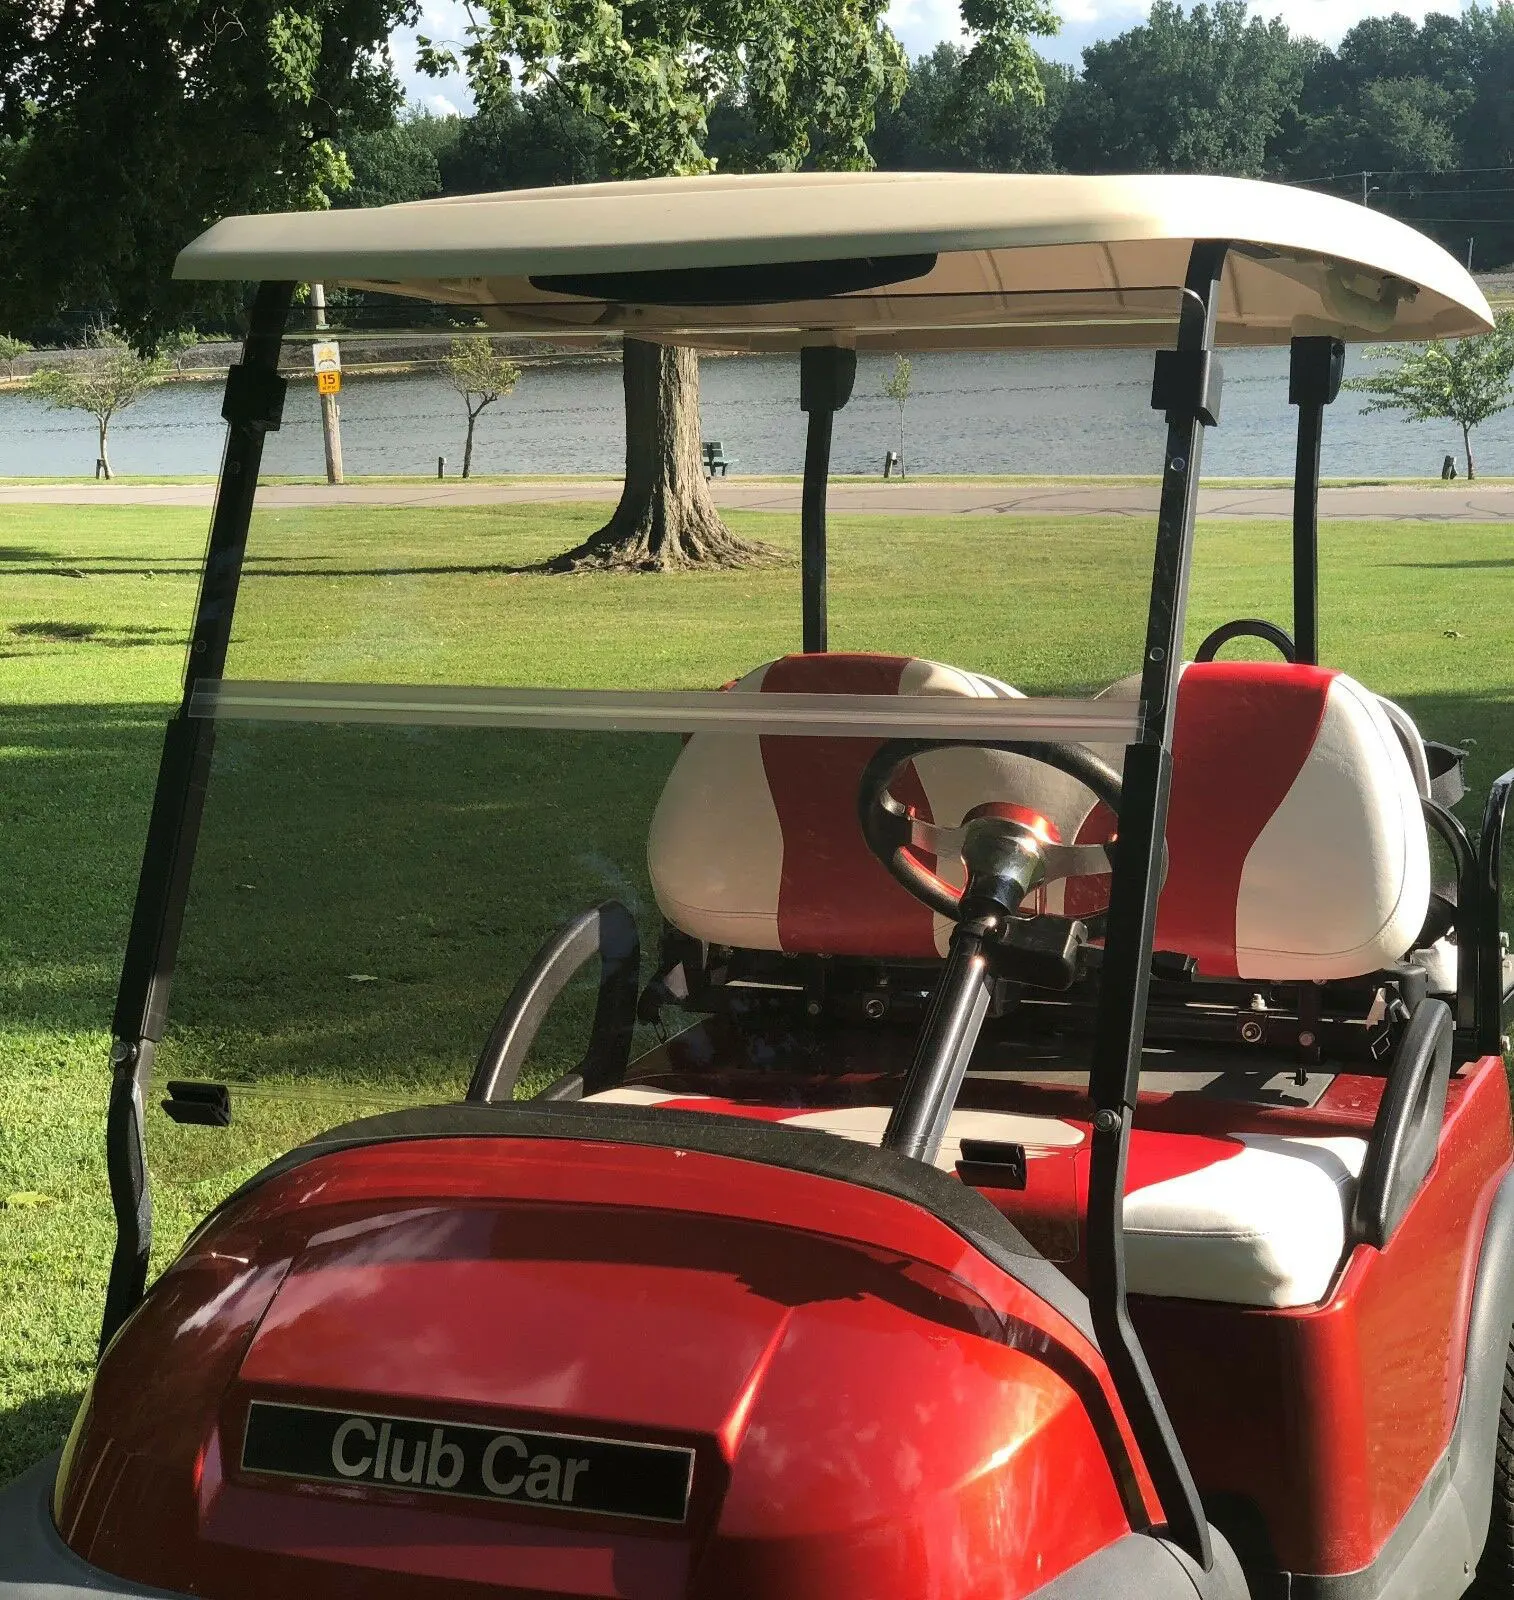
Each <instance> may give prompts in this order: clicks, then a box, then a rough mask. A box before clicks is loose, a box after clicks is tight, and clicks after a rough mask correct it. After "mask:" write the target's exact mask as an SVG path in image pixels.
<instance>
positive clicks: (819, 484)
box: [799, 344, 857, 655]
mask: <svg viewBox="0 0 1514 1600" xmlns="http://www.w3.org/2000/svg"><path fill="white" fill-rule="evenodd" d="M856 377H857V352H856V351H855V350H845V349H842V348H841V347H840V346H838V345H833V344H819V345H806V346H805V347H804V348H803V349H802V350H801V351H800V352H799V409H800V410H801V411H805V412H808V413H809V419H810V426H809V434H808V437H807V438H806V440H805V447H804V493H803V499H802V502H801V507H800V514H799V530H800V531H799V538H800V549H801V557H800V561H801V567H802V576H801V582H802V584H803V588H804V650H805V653H806V654H807V655H808V654H811V653H812V652H816V651H822V650H824V649H825V648H826V642H827V631H828V630H827V622H826V610H827V606H826V593H825V577H826V551H825V491H826V485H827V482H828V480H829V478H830V471H831V420H832V418H833V417H834V416H835V414H836V413H837V412H838V411H839V410H840V409H841V408H842V406H844V405H845V404H846V403H847V401H848V400H850V399H851V397H852V384H853V383H854V382H855V381H856Z"/></svg>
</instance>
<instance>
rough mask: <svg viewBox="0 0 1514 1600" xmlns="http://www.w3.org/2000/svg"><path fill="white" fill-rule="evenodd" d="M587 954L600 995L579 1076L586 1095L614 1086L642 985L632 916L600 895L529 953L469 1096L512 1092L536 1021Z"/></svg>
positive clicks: (488, 1101)
mask: <svg viewBox="0 0 1514 1600" xmlns="http://www.w3.org/2000/svg"><path fill="white" fill-rule="evenodd" d="M593 956H598V957H599V994H598V997H597V998H596V1000H595V1003H594V1024H593V1027H592V1028H591V1029H590V1031H589V1045H588V1049H587V1050H586V1051H585V1053H584V1058H583V1060H582V1061H581V1062H579V1064H578V1069H577V1070H578V1076H579V1077H580V1078H581V1079H582V1080H583V1082H584V1083H585V1084H586V1085H587V1086H588V1092H589V1093H590V1094H597V1093H599V1091H600V1090H602V1089H610V1088H613V1087H614V1086H615V1085H616V1084H617V1083H619V1082H620V1081H621V1080H622V1079H623V1078H624V1077H625V1075H626V1063H627V1062H628V1061H629V1060H630V1059H631V1035H632V1033H633V1031H634V1030H635V1027H636V996H637V993H638V991H639V990H640V987H641V938H640V935H639V934H638V933H637V930H636V918H635V917H634V916H632V915H631V913H630V912H629V911H627V910H626V908H625V907H624V906H623V905H622V904H621V903H620V901H618V900H606V901H605V902H604V903H603V904H602V905H597V906H594V907H592V908H591V909H590V910H588V911H584V912H581V913H580V914H579V915H578V916H576V917H574V918H573V919H572V920H571V921H569V922H565V923H564V924H563V925H562V927H560V928H559V929H558V930H557V931H556V932H555V933H553V934H552V935H551V936H550V937H549V938H548V939H547V941H546V942H545V943H544V944H543V945H542V947H541V948H540V949H539V950H538V951H537V952H536V954H535V956H533V957H532V960H531V965H530V966H529V967H527V968H526V970H525V971H524V972H523V973H522V974H521V976H520V980H519V982H518V983H517V984H516V985H515V987H514V989H512V990H511V991H510V998H509V999H508V1000H506V1001H505V1004H504V1007H503V1008H502V1009H501V1011H500V1014H499V1016H498V1017H497V1018H496V1020H495V1023H494V1026H493V1027H492V1028H491V1029H490V1030H489V1037H488V1039H487V1040H485V1041H484V1048H483V1050H482V1051H481V1052H480V1053H479V1058H478V1062H477V1064H476V1065H475V1066H474V1068H473V1077H472V1079H471V1081H470V1082H469V1084H468V1093H467V1099H469V1100H470V1101H477V1102H478V1103H479V1104H481V1105H492V1104H494V1103H496V1102H498V1101H503V1100H511V1099H513V1098H514V1096H515V1083H516V1080H517V1079H518V1078H519V1077H520V1069H521V1067H522V1066H524V1065H525V1062H526V1058H527V1057H528V1056H529V1055H530V1053H531V1046H532V1045H533V1044H535V1042H536V1036H537V1034H538V1033H539V1032H540V1031H541V1025H542V1023H543V1022H545V1021H546V1019H547V1015H548V1013H549V1012H550V1011H551V1009H552V1007H553V1006H554V1005H555V1004H556V1003H557V1000H558V997H559V996H560V995H561V994H562V992H563V990H564V989H566V988H567V987H568V985H569V983H571V982H572V980H573V978H574V976H575V975H576V974H577V972H578V971H579V969H580V968H581V967H582V966H583V965H584V963H585V962H587V961H588V960H590V958H591V957H593Z"/></svg>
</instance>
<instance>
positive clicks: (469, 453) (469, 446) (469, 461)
mask: <svg viewBox="0 0 1514 1600" xmlns="http://www.w3.org/2000/svg"><path fill="white" fill-rule="evenodd" d="M477 421H478V412H476V411H470V412H469V413H468V437H467V439H466V440H465V441H464V444H463V476H464V477H465V478H466V477H467V476H468V474H469V473H470V472H472V471H473V425H474V423H476V422H477Z"/></svg>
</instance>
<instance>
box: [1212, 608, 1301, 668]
mask: <svg viewBox="0 0 1514 1600" xmlns="http://www.w3.org/2000/svg"><path fill="white" fill-rule="evenodd" d="M1232 639H1264V640H1265V641H1266V642H1267V643H1268V644H1270V645H1271V646H1272V647H1273V648H1274V649H1275V650H1276V651H1277V652H1278V654H1279V655H1281V656H1282V658H1283V660H1284V661H1289V662H1291V661H1293V660H1295V659H1296V655H1297V653H1296V651H1295V650H1294V646H1293V639H1292V637H1291V636H1290V635H1289V634H1288V633H1287V632H1286V630H1284V629H1282V628H1280V627H1278V625H1277V624H1276V623H1275V622H1267V621H1266V620H1265V619H1263V618H1262V617H1238V618H1237V619H1236V620H1235V621H1234V622H1226V623H1223V624H1222V625H1221V626H1220V627H1218V628H1216V629H1215V630H1214V632H1213V633H1211V634H1210V635H1209V636H1208V638H1206V639H1205V640H1204V642H1203V644H1201V645H1200V646H1199V647H1198V649H1197V650H1195V651H1194V653H1193V659H1194V660H1195V661H1213V660H1214V658H1215V657H1216V656H1217V655H1218V654H1219V653H1220V651H1221V650H1223V649H1224V647H1225V646H1226V645H1227V644H1229V643H1230V641H1231V640H1232Z"/></svg>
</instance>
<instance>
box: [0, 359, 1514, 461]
mask: <svg viewBox="0 0 1514 1600" xmlns="http://www.w3.org/2000/svg"><path fill="white" fill-rule="evenodd" d="M1223 359H1224V363H1225V373H1226V377H1225V396H1224V414H1223V425H1222V426H1221V427H1219V428H1217V429H1214V430H1212V431H1211V433H1210V435H1209V439H1208V443H1207V444H1206V448H1205V460H1204V467H1205V471H1206V473H1207V474H1209V475H1211V476H1235V477H1251V476H1287V475H1290V474H1291V473H1292V470H1293V449H1294V443H1293V441H1294V432H1293V430H1294V412H1293V411H1292V409H1291V408H1290V407H1289V405H1288V404H1287V399H1288V353H1287V351H1286V350H1285V349H1284V350H1234V351H1227V352H1225V354H1224V358H1223ZM1348 362H1349V365H1348V372H1359V371H1362V370H1364V369H1365V368H1366V366H1367V363H1366V361H1365V358H1364V357H1363V356H1362V355H1361V354H1360V352H1357V351H1353V352H1351V353H1350V355H1349V357H1348ZM891 370H892V358H891V357H885V356H881V355H878V356H864V357H863V358H862V359H861V360H860V361H859V363H858V372H857V385H856V389H855V391H854V393H853V398H852V401H851V404H850V405H848V406H847V407H846V409H845V410H844V411H842V412H841V413H840V414H839V415H838V417H837V418H836V429H835V444H834V450H833V456H832V465H833V468H834V470H835V471H837V472H878V471H880V470H881V466H882V461H883V454H884V451H885V450H887V449H890V448H897V445H898V412H897V410H896V408H895V406H894V404H893V402H892V401H890V400H887V399H886V398H884V397H883V395H882V394H881V393H880V386H881V384H882V380H883V378H884V377H885V376H886V375H887V374H888V373H889V372H890V371H891ZM913 375H914V394H913V396H912V398H911V399H910V401H909V403H908V407H907V410H906V418H905V452H906V460H907V463H908V466H909V468H910V469H911V470H912V471H915V472H922V473H927V472H929V473H976V472H1006V473H1090V472H1119V473H1126V472H1141V473H1149V472H1154V471H1155V470H1156V468H1157V464H1158V459H1159V454H1160V451H1161V443H1162V432H1161V423H1160V419H1159V418H1158V417H1156V416H1155V415H1154V414H1153V413H1152V412H1151V410H1150V409H1149V407H1148V397H1149V393H1150V384H1151V356H1150V354H1149V353H1141V352H1133V351H1132V352H1125V351H1121V352H1107V351H1092V352H1073V353H1060V352H1059V353H1044V354H1043V353H1039V352H1038V353H1026V354H1000V353H993V354H987V353H950V354H925V355H919V356H916V357H915V358H914V374H913ZM220 401H221V396H220V386H219V384H215V383H197V384H173V385H169V386H167V387H165V388H162V389H159V390H156V391H154V392H152V393H150V394H149V395H147V396H146V398H144V399H143V400H141V401H140V402H139V403H138V404H137V405H136V406H134V407H132V408H131V410H129V411H127V412H125V413H123V414H122V415H121V416H120V417H119V418H118V419H117V421H116V422H115V423H114V424H113V426H112V428H111V458H112V464H113V465H114V467H115V469H116V470H117V471H118V472H123V473H213V472H214V471H215V470H216V468H217V466H218V465H219V460H220V453H221V440H222V425H221V421H220V416H219V411H220ZM1360 407H1361V400H1360V399H1359V398H1358V397H1357V396H1355V395H1352V394H1349V393H1344V394H1342V396H1341V398H1340V399H1339V400H1338V401H1337V402H1336V404H1335V405H1334V406H1333V407H1332V408H1331V410H1330V412H1329V414H1328V417H1327V422H1326V428H1325V445H1324V471H1325V473H1326V475H1327V476H1340V477H1348V476H1368V477H1377V476H1384V477H1393V476H1400V477H1401V476H1424V475H1427V474H1432V475H1433V474H1436V473H1438V472H1439V470H1440V464H1441V459H1442V457H1443V456H1445V455H1446V454H1447V453H1452V454H1455V455H1457V456H1458V459H1459V457H1460V451H1461V436H1460V432H1459V430H1458V429H1457V428H1455V427H1454V426H1452V425H1450V424H1428V423H1406V422H1404V421H1403V420H1401V419H1400V418H1399V417H1398V416H1397V415H1387V416H1370V417H1369V416H1363V415H1362V414H1361V410H1360ZM318 417H319V413H318V410H317V402H316V397H315V394H314V391H313V389H312V388H311V387H310V386H308V385H304V384H302V385H300V386H298V387H297V388H294V389H291V391H290V395H289V400H288V404H287V406H286V408H285V417H284V427H283V429H282V431H281V432H280V433H278V434H275V435H271V436H270V438H269V443H268V449H267V451H266V453H265V457H264V465H265V469H266V470H267V471H269V472H279V473H301V474H305V473H317V474H318V473H320V472H321V471H322V454H321V433H320V425H319V420H318ZM463 428H464V422H463V411H462V402H461V401H460V400H459V399H458V397H457V396H456V395H455V394H454V393H453V392H452V390H451V389H450V388H448V387H447V385H446V384H444V383H443V382H441V381H440V380H439V379H437V378H433V377H429V376H409V377H397V378H363V377H358V378H355V379H349V382H348V384H347V387H346V388H345V389H344V390H343V393H342V445H343V452H344V455H345V460H346V467H347V471H348V472H349V473H352V474H362V473H374V472H390V473H432V472H435V470H436V458H437V457H438V456H439V455H444V456H446V457H447V458H448V463H449V471H456V470H457V468H458V467H459V466H460V464H461V461H462V443H463ZM702 431H703V433H704V436H705V437H706V438H715V439H720V440H721V441H722V442H723V443H724V445H725V450H726V454H727V456H728V457H730V458H731V459H732V461H733V464H734V470H735V471H737V472H755V473H772V472H790V473H791V472H798V471H800V470H801V468H802V466H803V462H804V417H803V415H802V413H801V412H800V410H799V367H798V362H797V360H796V359H794V358H793V357H776V356H775V357H751V358H742V359H720V360H713V359H712V360H707V361H706V362H705V363H704V369H703V380H702ZM1473 448H1474V451H1475V453H1476V455H1477V459H1478V466H1479V469H1480V470H1481V471H1483V472H1485V473H1487V474H1489V475H1493V474H1514V411H1510V412H1505V413H1503V415H1501V416H1499V417H1495V418H1494V419H1493V420H1492V421H1491V422H1489V423H1487V424H1485V425H1484V426H1483V427H1482V428H1480V429H1479V430H1478V431H1477V432H1476V433H1475V434H1474V436H1473ZM623 450H624V429H623V424H622V417H621V392H620V368H619V366H618V365H616V364H614V363H610V362H605V363H572V364H562V365H551V366H542V367H531V368H528V369H527V370H526V371H525V373H524V375H523V376H522V378H521V381H520V384H519V387H518V388H517V389H516V391H515V394H514V395H513V396H511V397H510V398H509V399H507V400H502V401H500V402H499V403H498V404H497V405H495V406H492V407H490V408H489V409H488V410H486V411H485V412H484V413H483V416H482V418H481V419H480V422H479V427H478V436H477V442H476V445H475V450H474V467H475V470H477V471H479V472H525V473H578V472H582V473H613V472H618V471H619V470H620V468H621V465H622V461H623ZM94 458H95V438H94V425H93V422H92V421H91V420H90V419H88V418H86V417H83V416H81V415H79V414H78V413H71V412H60V411H54V410H51V409H49V408H47V407H45V406H42V405H39V404H37V403H36V402H35V401H33V400H31V399H29V398H28V397H27V396H26V395H24V394H19V393H5V394H0V475H12V474H27V475H33V476H54V475H56V476H64V475H72V474H81V473H84V474H87V473H89V472H90V471H91V470H92V469H93V465H94Z"/></svg>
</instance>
